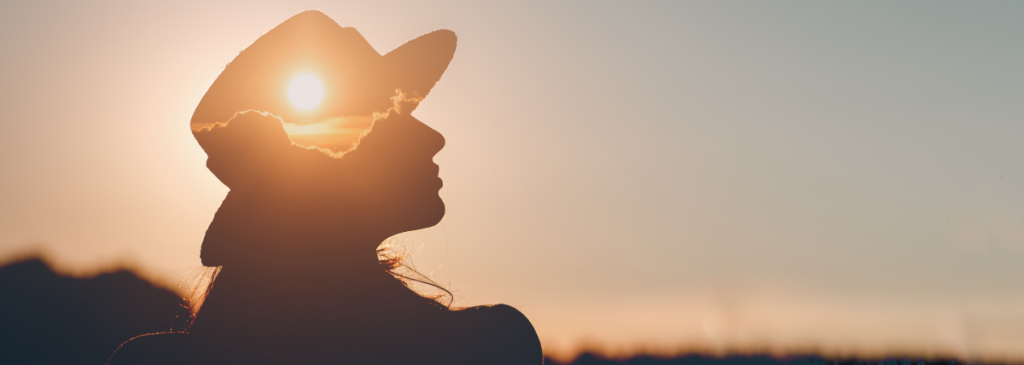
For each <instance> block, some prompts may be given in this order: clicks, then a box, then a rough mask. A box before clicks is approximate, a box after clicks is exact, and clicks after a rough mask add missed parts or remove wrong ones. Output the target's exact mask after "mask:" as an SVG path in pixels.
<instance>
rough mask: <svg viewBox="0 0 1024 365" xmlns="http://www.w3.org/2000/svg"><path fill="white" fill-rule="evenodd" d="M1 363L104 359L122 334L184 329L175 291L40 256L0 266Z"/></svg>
mask: <svg viewBox="0 0 1024 365" xmlns="http://www.w3.org/2000/svg"><path fill="white" fill-rule="evenodd" d="M0 313H3V314H2V317H3V318H2V319H0V323H2V325H0V364H9V365H13V364H60V365H67V364H83V365H91V364H95V365H100V364H104V363H106V361H107V359H108V358H109V357H110V354H111V353H113V352H114V350H115V349H117V347H118V346H119V345H120V344H121V343H123V342H124V341H127V340H128V339H130V338H132V337H134V336H138V335H141V334H145V333H151V332H161V331H168V330H184V329H185V328H186V326H187V325H188V323H189V321H190V320H191V313H190V312H189V310H188V309H187V308H186V307H185V306H183V300H182V298H181V297H180V296H179V295H178V294H175V293H173V292H171V291H170V290H167V289H164V288H160V287H157V286H154V285H153V284H151V283H149V282H148V281H146V280H144V279H142V278H140V277H139V276H138V275H136V274H134V273H132V272H130V271H127V270H124V269H120V270H116V271H110V272H106V273H102V274H99V275H96V276H93V277H69V276H63V275H61V274H58V273H56V272H55V271H54V270H53V269H52V268H51V267H50V266H49V265H48V264H47V263H46V262H45V261H44V260H43V259H41V258H30V259H27V260H22V261H18V262H14V263H10V264H8V265H6V266H4V267H2V268H0Z"/></svg>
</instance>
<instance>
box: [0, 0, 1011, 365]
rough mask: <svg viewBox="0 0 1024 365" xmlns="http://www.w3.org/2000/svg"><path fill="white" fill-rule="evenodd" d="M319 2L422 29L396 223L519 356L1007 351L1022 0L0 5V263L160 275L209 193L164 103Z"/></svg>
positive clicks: (185, 112) (186, 271) (421, 263)
mask: <svg viewBox="0 0 1024 365" xmlns="http://www.w3.org/2000/svg"><path fill="white" fill-rule="evenodd" d="M308 9H320V10H322V11H324V12H325V13H326V14H327V15H328V16H331V17H332V18H334V19H335V20H336V21H337V22H338V23H340V24H341V25H343V26H353V27H355V28H356V29H358V30H359V31H360V32H361V33H362V34H363V36H364V37H366V39H367V40H368V41H369V42H370V44H372V45H373V46H374V47H375V48H376V49H377V50H378V51H379V52H381V53H386V52H387V51H390V50H391V49H394V48H395V47H397V46H399V45H401V44H402V43H404V42H405V41H408V40H411V39H413V38H415V37H417V36H419V35H421V34H424V33H427V32H429V31H432V30H435V29H442V28H445V29H451V30H454V31H455V32H456V33H457V34H458V36H459V46H458V47H459V48H458V51H457V52H456V54H455V58H454V60H453V61H452V63H451V65H450V67H449V69H448V71H447V73H446V74H445V76H444V77H443V78H442V79H441V81H440V82H439V83H438V85H437V87H436V88H435V89H434V90H433V91H432V92H431V94H430V96H429V97H428V98H426V99H425V100H424V102H423V103H422V104H421V105H420V107H419V108H418V109H417V110H416V111H415V113H414V115H415V116H417V117H418V118H419V119H420V120H422V121H424V122H425V123H427V124H429V125H431V126H432V127H434V128H435V129H437V130H438V131H440V132H441V133H443V134H444V135H445V137H446V138H447V141H448V143H447V145H446V147H445V149H444V150H443V151H441V153H440V154H438V156H437V157H436V158H435V161H436V162H438V163H439V164H440V165H441V177H442V178H443V179H444V181H445V187H444V189H443V190H441V196H442V197H443V198H444V200H445V201H446V204H447V207H448V213H447V216H446V217H445V219H444V220H443V222H442V223H441V225H440V226H438V227H435V228H432V229H428V230H425V231H420V232H414V233H411V234H406V235H403V236H401V237H399V238H397V240H398V241H399V242H400V243H401V244H402V245H404V247H406V248H407V249H408V250H410V251H411V252H413V255H412V260H413V262H414V263H415V265H416V267H417V268H418V269H419V270H420V271H422V272H423V273H425V274H430V275H431V276H432V277H433V278H434V279H435V280H437V281H438V282H440V283H442V284H445V285H446V286H447V287H449V288H451V289H453V291H454V292H455V293H456V303H457V304H462V305H476V304H486V303H495V302H506V303H509V304H512V305H515V306H516V307H518V308H520V309H521V310H523V311H524V312H525V313H526V314H527V315H528V316H529V317H530V318H531V319H532V320H533V322H534V324H535V326H536V327H537V329H538V331H539V333H540V335H541V338H542V340H543V342H544V345H545V348H546V350H547V351H549V352H551V353H552V354H567V353H570V352H571V351H574V350H576V349H579V348H581V347H595V348H603V349H604V350H605V351H609V352H622V353H625V352H630V351H636V350H648V351H662V352H672V351H679V350H684V349H688V348H689V349H702V350H704V351H719V352H721V351H755V350H767V351H774V352H785V351H799V350H806V349H818V350H821V351H824V352H826V353H829V354H839V353H843V354H881V353H896V352H902V353H912V354H932V355H936V354H953V355H958V356H964V357H970V358H977V359H982V358H984V359H1006V358H1014V359H1024V143H1022V142H1021V141H1022V140H1024V101H1022V99H1024V67H1022V65H1024V42H1022V41H1021V40H1022V39H1024V22H1022V21H1021V19H1024V3H1020V2H985V3H973V2H972V3H968V2H940V1H927V2H925V1H918V2H911V1H904V2H857V3H838V2H810V1H808V2H719V1H714V2H712V1H707V2H682V1H671V2H643V3H640V2H597V1H580V2H554V3H549V2H521V1H516V2H507V3H505V4H493V3H492V4H486V5H485V4H479V3H477V2H472V1H464V2H461V1H451V2H433V3H431V4H425V3H420V2H411V1H410V2H342V1H288V2H278V3H271V2H252V1H237V2H226V1H220V2H215V1H186V0H181V1H174V2H160V3H155V2H154V3H151V4H139V3H138V2H134V1H123V2H99V1H97V2H91V3H89V4H85V2H77V1H66V2H47V1H17V0H15V1H12V0H6V1H3V2H0V50H2V51H0V113H2V117H0V173H2V178H0V257H4V258H6V259H4V260H7V259H10V258H11V257H14V256H17V255H22V254H25V253H26V252H35V251H43V252H46V253H48V254H49V255H50V256H52V257H53V258H54V260H56V261H57V262H58V263H59V264H60V265H61V266H62V267H63V268H64V269H65V270H68V271H79V272H81V271H88V270H90V269H91V268H95V267H98V266H101V265H109V264H130V265H133V266H135V267H138V268H140V269H141V270H143V271H144V272H145V273H146V275H148V276H149V277H151V278H156V279H159V280H163V281H164V282H166V283H168V285H171V286H174V285H178V283H179V282H180V280H181V278H183V277H184V278H187V277H189V275H190V273H191V272H194V270H195V269H196V268H197V267H199V265H200V263H199V246H200V243H201V240H202V237H203V233H204V231H205V229H206V227H207V225H208V224H209V222H210V220H211V218H212V217H213V214H214V212H215V210H216V208H217V207H218V206H219V205H220V201H221V199H223V197H224V195H225V194H226V192H227V189H226V188H225V187H224V186H223V185H222V184H221V183H220V182H219V181H217V179H216V178H215V177H214V176H213V175H212V174H211V173H210V172H209V171H208V170H207V169H206V168H205V165H204V164H205V155H204V153H203V151H202V150H201V149H200V148H199V146H198V144H196V142H195V140H194V139H193V138H192V136H191V133H190V131H189V127H188V122H189V118H190V117H191V114H192V111H193V110H194V108H195V107H196V105H197V104H198V102H199V100H200V98H201V97H202V96H203V94H204V93H205V92H206V89H207V88H208V87H209V85H210V83H211V82H212V81H213V80H214V78H216V76H217V75H218V74H219V73H220V71H221V70H222V69H223V66H224V65H225V64H226V63H227V62H229V61H231V60H232V59H233V58H234V57H235V55H236V54H237V53H238V52H239V51H241V50H242V49H243V48H245V47H246V46H248V45H249V44H250V43H251V42H253V41H254V40H256V38H258V37H259V36H260V35H262V34H263V33H264V32H266V31H267V30H269V29H270V28H272V27H274V26H275V25H277V24H279V23H280V22H282V21H284V20H285V19H287V18H288V17H290V16H292V15H294V14H296V13H298V12H300V11H302V10H308Z"/></svg>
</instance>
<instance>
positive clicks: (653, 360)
mask: <svg viewBox="0 0 1024 365" xmlns="http://www.w3.org/2000/svg"><path fill="white" fill-rule="evenodd" d="M545 364H557V365H570V364H571V365H613V364H614V365H959V364H960V362H957V361H954V360H919V359H883V360H858V359H844V360H833V359H824V358H819V357H813V356H806V357H795V358H790V359H776V358H772V357H768V356H737V357H726V358H714V357H705V356H699V355H687V356H680V357H675V358H660V357H647V356H637V357H634V358H631V359H625V360H612V359H605V358H602V357H601V356H599V355H595V354H583V355H582V356H580V357H578V358H576V360H574V361H572V362H569V363H560V362H556V361H553V360H551V359H547V360H546V361H545Z"/></svg>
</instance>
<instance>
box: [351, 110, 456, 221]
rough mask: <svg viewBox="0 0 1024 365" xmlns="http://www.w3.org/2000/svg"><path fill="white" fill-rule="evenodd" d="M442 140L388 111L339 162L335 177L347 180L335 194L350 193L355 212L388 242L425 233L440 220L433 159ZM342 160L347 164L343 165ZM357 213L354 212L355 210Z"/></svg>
mask: <svg viewBox="0 0 1024 365" xmlns="http://www.w3.org/2000/svg"><path fill="white" fill-rule="evenodd" d="M444 144H445V140H444V137H443V136H442V135H441V134H440V133H438V132H437V131H436V130H434V129H433V128H430V127H429V126H427V125H426V124H424V123H423V122H421V121H419V120H418V119H416V118H414V117H412V116H409V115H406V114H399V113H396V112H394V111H392V112H390V113H389V114H388V115H387V116H386V117H380V118H378V119H377V120H376V121H375V122H374V124H373V127H372V129H371V130H370V131H369V133H367V134H366V135H365V136H363V138H362V139H361V140H360V141H359V143H358V144H357V145H356V147H355V148H354V149H352V150H350V151H348V152H346V153H345V154H344V155H342V156H341V157H340V159H341V160H343V161H344V162H346V163H344V164H343V166H344V171H340V174H341V176H344V177H346V180H349V179H351V180H350V182H351V184H344V185H345V186H339V188H348V189H352V191H350V192H349V193H350V194H346V195H349V196H352V197H353V198H354V199H356V200H357V201H358V202H357V203H355V204H354V206H356V207H360V208H362V209H365V211H363V212H359V214H360V215H362V216H363V217H365V218H370V219H369V220H368V221H367V222H368V223H366V224H371V225H377V224H380V227H378V228H379V229H380V230H381V231H382V232H380V234H385V235H387V236H391V235H394V234H397V233H401V232H406V231H411V230H416V229H421V228H426V227H431V226H434V225H436V224H437V223H438V222H440V221H441V218H442V217H443V216H444V212H445V207H444V202H443V201H442V200H441V197H440V196H439V195H438V192H439V190H440V189H441V187H442V185H443V184H442V181H441V178H440V177H439V176H438V173H439V170H440V168H439V166H438V165H437V164H436V163H434V161H433V158H434V155H436V154H437V153H438V152H439V151H440V150H441V148H443V147H444ZM345 160H347V161H345ZM357 209H358V208H357Z"/></svg>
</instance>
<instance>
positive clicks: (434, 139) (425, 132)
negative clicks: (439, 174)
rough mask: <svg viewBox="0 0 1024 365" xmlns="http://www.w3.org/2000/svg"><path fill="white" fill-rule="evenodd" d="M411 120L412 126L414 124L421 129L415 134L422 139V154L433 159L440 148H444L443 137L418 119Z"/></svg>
mask: <svg viewBox="0 0 1024 365" xmlns="http://www.w3.org/2000/svg"><path fill="white" fill-rule="evenodd" d="M412 120H413V124H415V125H416V127H417V128H419V129H422V130H421V131H420V133H417V134H419V135H420V138H422V143H423V148H424V152H426V153H428V154H429V156H431V157H433V156H434V155H436V154H437V153H438V152H440V151H441V149H442V148H444V144H445V139H444V136H443V135H441V133H440V132H438V131H437V130H435V129H434V128H430V126H428V125H426V124H425V123H423V122H421V121H420V120H419V119H416V118H412Z"/></svg>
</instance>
